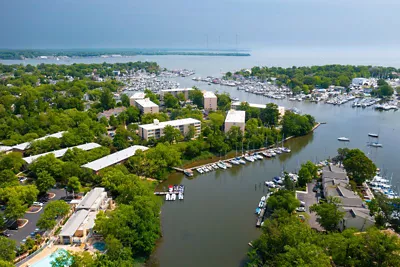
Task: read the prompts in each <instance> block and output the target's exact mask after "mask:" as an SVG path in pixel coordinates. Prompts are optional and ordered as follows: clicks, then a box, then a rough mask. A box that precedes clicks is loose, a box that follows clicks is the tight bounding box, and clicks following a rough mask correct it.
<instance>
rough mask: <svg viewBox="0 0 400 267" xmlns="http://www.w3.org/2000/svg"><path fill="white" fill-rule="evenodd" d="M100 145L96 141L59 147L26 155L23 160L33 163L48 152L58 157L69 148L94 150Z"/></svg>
mask: <svg viewBox="0 0 400 267" xmlns="http://www.w3.org/2000/svg"><path fill="white" fill-rule="evenodd" d="M98 147H101V145H99V144H96V143H87V144H83V145H78V146H73V147H67V148H63V149H59V150H54V151H50V152H46V153H42V154H39V155H34V156H30V157H26V158H23V160H25V161H26V163H28V164H31V163H32V162H33V161H35V160H37V159H38V158H40V157H43V156H46V155H48V154H54V156H55V157H56V158H61V157H62V156H64V154H65V153H66V152H67V151H68V149H73V148H79V149H82V150H85V151H88V150H92V149H94V148H98Z"/></svg>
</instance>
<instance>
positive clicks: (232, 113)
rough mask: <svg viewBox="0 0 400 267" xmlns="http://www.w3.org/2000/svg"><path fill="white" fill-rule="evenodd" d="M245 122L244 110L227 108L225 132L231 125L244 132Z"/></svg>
mask: <svg viewBox="0 0 400 267" xmlns="http://www.w3.org/2000/svg"><path fill="white" fill-rule="evenodd" d="M245 124H246V111H243V110H233V109H231V110H229V111H228V114H227V115H226V118H225V132H228V131H229V130H230V129H231V127H232V126H237V127H239V128H240V130H242V132H243V133H244V128H245Z"/></svg>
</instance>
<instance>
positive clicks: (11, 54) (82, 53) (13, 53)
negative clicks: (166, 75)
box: [0, 49, 250, 60]
mask: <svg viewBox="0 0 400 267" xmlns="http://www.w3.org/2000/svg"><path fill="white" fill-rule="evenodd" d="M112 55H121V56H137V55H145V56H163V55H178V56H235V57H238V56H250V54H249V53H243V52H235V51H232V52H229V51H170V50H151V49H144V50H139V49H138V50H136V49H134V50H124V49H122V50H108V49H107V50H52V49H51V50H50V49H49V50H47V49H43V50H42V49H37V50H8V49H3V50H0V59H9V60H11V59H25V58H38V57H41V56H46V57H100V56H112Z"/></svg>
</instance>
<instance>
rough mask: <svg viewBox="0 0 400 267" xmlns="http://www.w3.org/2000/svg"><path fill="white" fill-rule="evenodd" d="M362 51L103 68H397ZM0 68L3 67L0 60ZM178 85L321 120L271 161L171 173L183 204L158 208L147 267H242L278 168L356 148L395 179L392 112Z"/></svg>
mask: <svg viewBox="0 0 400 267" xmlns="http://www.w3.org/2000/svg"><path fill="white" fill-rule="evenodd" d="M370 52H371V51H370V50H368V49H363V50H358V49H357V50H349V49H348V50H344V51H343V50H340V49H333V50H329V51H327V50H326V49H315V50H312V49H311V50H306V51H305V52H304V53H301V52H299V51H298V50H296V51H293V50H285V49H275V50H266V51H254V52H253V53H252V56H251V57H243V58H237V57H185V56H147V57H146V56H138V57H131V58H119V59H117V58H110V59H106V61H107V62H127V61H136V60H152V61H157V62H158V63H159V64H160V65H161V66H162V67H166V68H170V69H172V68H188V69H194V70H195V71H196V76H206V75H215V76H217V75H220V73H221V72H226V71H229V70H236V69H240V68H248V67H252V66H254V65H268V66H272V65H275V66H283V67H287V66H292V65H317V64H331V63H340V64H353V65H357V64H358V65H361V64H372V65H385V66H394V67H400V60H399V59H400V57H399V52H397V54H393V53H392V52H388V51H386V50H384V51H379V52H376V53H370ZM103 61H105V59H102V58H92V59H80V60H74V61H68V62H63V61H54V62H51V61H49V60H45V61H37V60H27V61H24V62H22V61H6V62H4V63H7V64H9V63H24V64H28V63H30V64H37V63H42V62H43V63H62V64H71V63H73V62H82V63H90V62H103ZM0 62H1V61H0ZM177 80H178V82H179V83H180V85H181V87H191V86H193V85H196V86H198V87H200V88H201V89H207V90H214V91H216V90H217V91H220V92H221V91H225V92H229V93H230V94H231V95H232V96H235V97H238V98H239V99H240V100H241V101H249V102H251V103H259V104H265V103H268V102H271V101H272V102H275V103H277V104H278V105H282V106H285V107H287V108H291V107H297V108H299V109H300V110H301V111H302V112H303V113H309V114H311V115H313V116H315V118H316V120H317V121H320V122H327V124H326V125H321V126H320V127H319V128H318V129H317V130H316V131H315V132H314V133H313V134H310V135H307V136H305V137H301V138H296V139H293V140H290V141H288V142H287V144H286V146H288V147H290V148H291V150H292V153H290V154H285V155H281V156H279V158H277V159H273V160H267V159H264V160H262V161H258V162H254V163H247V164H246V166H234V167H233V168H232V169H229V170H225V171H221V170H218V171H215V172H212V173H208V174H203V175H197V174H196V175H195V177H193V178H192V179H187V178H186V177H183V175H181V174H174V175H172V176H171V177H170V178H169V180H168V181H166V182H165V183H164V184H162V185H161V187H166V186H167V185H168V184H179V183H182V184H184V185H185V186H186V194H185V200H184V201H176V202H168V203H165V205H164V206H163V208H162V230H163V238H162V239H161V240H160V242H159V245H158V247H157V250H156V251H155V253H154V255H153V256H152V259H151V262H150V264H149V265H151V266H193V267H196V266H199V267H200V266H240V265H242V264H243V263H244V261H245V255H246V252H247V249H248V246H247V244H248V242H250V241H251V240H254V239H255V238H257V237H258V235H259V233H260V232H259V230H257V229H256V228H255V222H256V217H255V215H254V210H255V208H256V206H257V204H258V202H259V200H260V198H261V196H262V195H263V193H264V186H263V182H264V181H265V180H270V179H272V177H273V176H275V175H277V174H279V173H280V171H281V169H282V168H284V169H285V170H287V171H295V170H296V169H298V168H299V165H300V164H301V163H302V162H305V161H306V160H312V161H316V160H322V159H325V158H328V157H332V156H334V155H335V154H336V150H337V149H338V148H339V147H343V146H347V147H349V148H360V149H362V150H363V151H365V153H368V154H369V155H370V157H371V159H372V160H374V161H375V162H376V164H377V165H378V166H379V167H381V168H383V169H385V170H387V172H388V173H389V175H391V174H392V173H393V181H394V184H396V185H397V184H398V182H399V180H400V178H399V174H400V164H398V153H399V148H400V145H399V141H398V133H399V130H400V120H399V116H400V115H399V113H398V112H393V111H390V112H377V111H374V110H372V109H371V108H367V109H353V108H351V107H350V103H348V104H345V105H342V106H333V105H328V104H322V103H318V104H315V103H307V102H289V101H286V100H271V99H268V98H266V97H262V96H257V95H253V94H249V93H246V92H243V91H238V90H236V89H235V88H230V87H222V86H215V85H212V86H208V85H207V84H205V83H197V82H193V81H192V80H191V79H190V78H177ZM368 132H375V133H379V136H380V138H379V142H380V143H382V144H383V148H372V149H371V148H368V147H367V146H366V144H367V142H368V141H370V140H369V139H368V136H367V134H368ZM340 136H346V137H348V138H350V140H351V142H350V143H340V142H338V141H337V138H338V137H340Z"/></svg>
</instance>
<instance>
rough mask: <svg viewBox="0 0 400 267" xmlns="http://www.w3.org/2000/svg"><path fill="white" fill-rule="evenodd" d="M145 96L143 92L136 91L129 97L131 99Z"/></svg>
mask: <svg viewBox="0 0 400 267" xmlns="http://www.w3.org/2000/svg"><path fill="white" fill-rule="evenodd" d="M145 97H146V94H145V93H144V92H137V93H134V94H133V95H132V96H131V97H130V98H131V99H144V98H145Z"/></svg>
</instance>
